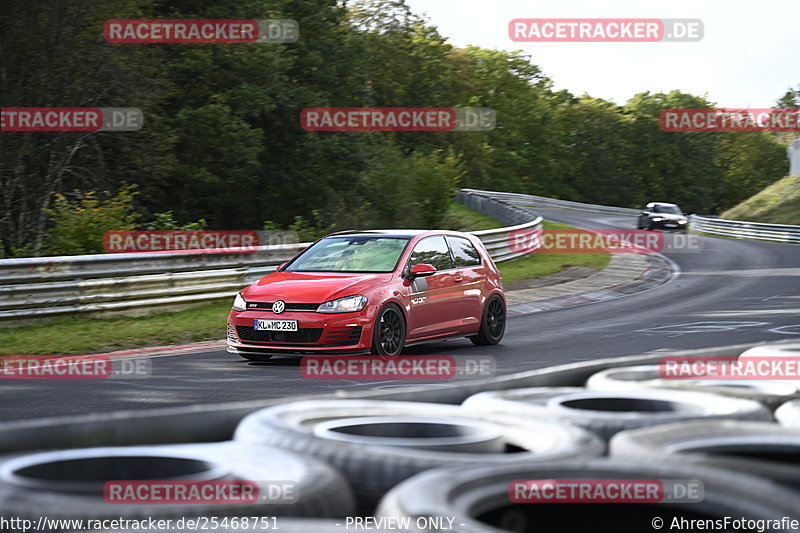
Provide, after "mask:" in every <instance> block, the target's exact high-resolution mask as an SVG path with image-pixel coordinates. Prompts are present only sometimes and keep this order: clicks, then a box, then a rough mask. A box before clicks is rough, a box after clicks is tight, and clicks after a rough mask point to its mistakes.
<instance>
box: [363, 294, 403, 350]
mask: <svg viewBox="0 0 800 533" xmlns="http://www.w3.org/2000/svg"><path fill="white" fill-rule="evenodd" d="M405 344H406V321H405V318H403V312H402V311H400V308H399V307H397V306H396V305H394V304H388V305H385V306H383V307H382V308H381V310H380V311H379V312H378V316H377V317H375V326H374V327H373V328H372V349H371V352H372V353H373V354H374V355H388V356H396V355H400V352H402V351H403V347H404V346H405Z"/></svg>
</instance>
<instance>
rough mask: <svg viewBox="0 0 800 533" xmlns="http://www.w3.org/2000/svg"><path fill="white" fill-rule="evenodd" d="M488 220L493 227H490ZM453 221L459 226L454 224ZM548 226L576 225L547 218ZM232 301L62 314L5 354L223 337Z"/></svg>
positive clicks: (457, 210) (567, 259) (519, 273)
mask: <svg viewBox="0 0 800 533" xmlns="http://www.w3.org/2000/svg"><path fill="white" fill-rule="evenodd" d="M448 214H451V215H452V216H453V218H452V220H461V223H460V224H461V225H460V228H461V229H462V230H463V229H465V228H467V229H469V230H471V231H477V229H490V227H491V226H493V227H500V224H499V223H498V222H497V221H495V220H494V219H492V218H489V217H486V216H484V215H481V214H480V213H477V212H475V211H472V210H471V209H468V208H466V207H464V206H461V205H458V204H455V207H453V206H451V208H450V210H449V211H448ZM487 226H488V227H487ZM448 227H453V224H452V223H451V224H449V225H448ZM544 228H545V229H556V228H564V229H566V228H571V226H567V225H565V224H556V223H554V222H544ZM610 260H611V254H607V253H601V254H582V253H576V254H530V255H527V256H524V257H520V258H518V259H512V260H511V261H506V262H503V263H499V264H498V267H499V268H500V271H501V272H502V274H503V282H504V283H506V284H509V283H513V282H515V281H519V280H523V279H533V278H539V277H542V276H547V275H549V274H555V273H556V272H560V271H561V270H563V269H565V268H567V267H569V266H587V267H592V268H597V269H602V268H605V267H606V266H607V265H608V262H609V261H610ZM230 306H231V304H230V302H220V303H212V304H205V305H201V306H198V307H194V308H192V309H186V310H183V311H177V312H166V313H158V314H153V315H148V316H142V317H115V318H98V319H86V318H70V317H65V318H60V319H57V320H54V321H52V322H48V323H46V324H41V325H34V326H20V327H14V328H4V329H0V355H11V354H13V355H50V354H84V353H100V352H110V351H114V350H124V349H128V348H141V347H144V346H163V345H169V344H184V343H190V342H200V341H208V340H216V339H222V338H223V336H224V335H225V330H224V327H225V317H226V316H227V315H228V312H229V311H230Z"/></svg>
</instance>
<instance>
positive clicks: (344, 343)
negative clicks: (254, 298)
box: [227, 308, 373, 354]
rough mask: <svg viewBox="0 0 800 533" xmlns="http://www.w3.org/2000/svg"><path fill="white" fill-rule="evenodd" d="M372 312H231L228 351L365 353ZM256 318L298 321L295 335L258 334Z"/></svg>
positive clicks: (368, 344) (258, 352)
mask: <svg viewBox="0 0 800 533" xmlns="http://www.w3.org/2000/svg"><path fill="white" fill-rule="evenodd" d="M371 315H372V312H371V311H370V310H369V309H368V308H365V309H364V310H362V311H359V312H357V313H341V314H325V313H313V312H305V313H302V312H285V313H281V314H280V315H276V314H274V313H272V312H269V311H266V312H265V311H259V310H251V311H241V312H238V311H231V314H230V315H229V316H228V331H227V340H228V351H229V352H231V353H254V354H267V353H270V354H281V353H285V354H308V353H362V352H368V351H369V349H370V347H371V345H372V326H373V319H372V316H371ZM256 319H279V320H297V328H298V330H297V331H296V332H292V331H285V332H284V331H256V330H255V329H254V327H253V326H254V323H255V320H256Z"/></svg>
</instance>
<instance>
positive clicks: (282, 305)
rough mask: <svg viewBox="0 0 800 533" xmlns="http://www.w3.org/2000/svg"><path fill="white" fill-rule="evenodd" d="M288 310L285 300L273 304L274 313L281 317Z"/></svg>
mask: <svg viewBox="0 0 800 533" xmlns="http://www.w3.org/2000/svg"><path fill="white" fill-rule="evenodd" d="M285 310H286V302H284V301H283V300H278V301H277V302H275V303H274V304H272V312H273V313H275V314H277V315H279V314H281V313H283V312H284V311H285Z"/></svg>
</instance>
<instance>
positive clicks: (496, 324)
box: [469, 294, 506, 346]
mask: <svg viewBox="0 0 800 533" xmlns="http://www.w3.org/2000/svg"><path fill="white" fill-rule="evenodd" d="M505 332H506V303H505V302H504V301H503V299H502V298H501V297H500V296H498V295H497V294H495V295H494V296H491V297H490V298H489V299H488V300H487V301H486V305H485V306H484V307H483V316H482V317H481V327H480V329H479V330H478V334H477V335H473V336H471V337H469V340H471V341H472V343H473V344H477V345H478V346H491V345H493V344H497V343H499V342H500V340H501V339H502V338H503V334H504V333H505Z"/></svg>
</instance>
